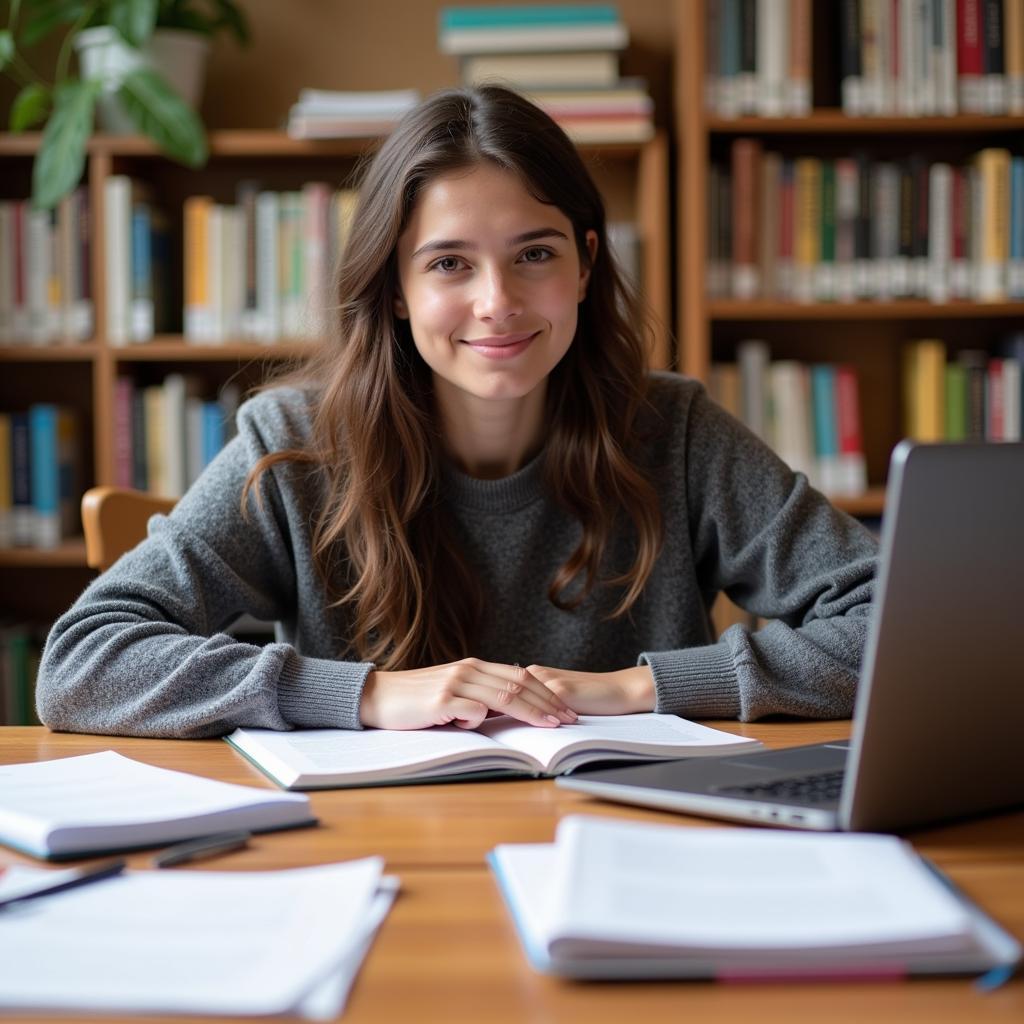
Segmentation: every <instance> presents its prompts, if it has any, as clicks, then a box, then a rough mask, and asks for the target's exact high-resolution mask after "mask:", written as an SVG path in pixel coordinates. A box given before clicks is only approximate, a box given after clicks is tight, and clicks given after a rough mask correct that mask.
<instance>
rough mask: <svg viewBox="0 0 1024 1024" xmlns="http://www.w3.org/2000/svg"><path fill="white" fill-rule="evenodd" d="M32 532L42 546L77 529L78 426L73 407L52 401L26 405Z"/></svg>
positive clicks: (57, 541) (49, 545) (54, 544)
mask: <svg viewBox="0 0 1024 1024" xmlns="http://www.w3.org/2000/svg"><path fill="white" fill-rule="evenodd" d="M28 416H29V442H30V453H31V456H30V457H31V486H32V509H33V522H34V525H33V532H34V540H35V544H36V545H37V546H38V547H41V548H54V547H58V546H59V545H60V544H61V542H62V541H64V540H65V539H67V538H68V537H71V536H73V535H74V534H75V533H78V532H80V531H79V530H78V528H77V524H78V510H77V499H78V428H77V422H76V418H75V414H74V412H73V411H72V410H70V409H66V408H63V407H61V406H57V405H53V404H51V403H37V404H35V405H32V406H30V407H29V412H28Z"/></svg>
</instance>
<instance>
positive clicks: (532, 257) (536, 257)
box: [522, 246, 552, 263]
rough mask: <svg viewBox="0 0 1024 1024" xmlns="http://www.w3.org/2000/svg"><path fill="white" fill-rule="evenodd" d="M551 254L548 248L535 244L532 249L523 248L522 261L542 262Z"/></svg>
mask: <svg viewBox="0 0 1024 1024" xmlns="http://www.w3.org/2000/svg"><path fill="white" fill-rule="evenodd" d="M551 256H552V253H551V250H550V249H544V248H541V247H540V246H535V247H534V248H532V249H524V250H523V255H522V259H523V262H524V263H543V262H544V261H545V260H548V259H550V258H551Z"/></svg>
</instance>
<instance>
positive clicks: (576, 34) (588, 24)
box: [438, 4, 629, 56]
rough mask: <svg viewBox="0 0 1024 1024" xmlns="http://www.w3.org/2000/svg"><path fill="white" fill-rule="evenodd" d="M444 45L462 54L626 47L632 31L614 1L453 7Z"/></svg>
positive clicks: (443, 18) (442, 30)
mask: <svg viewBox="0 0 1024 1024" xmlns="http://www.w3.org/2000/svg"><path fill="white" fill-rule="evenodd" d="M439 21H440V24H439V26H438V48H439V49H440V51H441V53H447V54H452V55H455V56H460V55H463V54H478V53H528V52H540V51H558V50H624V49H625V48H626V44H627V43H628V42H629V32H628V30H627V29H626V26H625V25H624V24H623V23H622V22H621V21H620V20H619V14H618V10H617V9H616V7H615V6H614V5H612V4H582V5H568V4H550V5H549V4H526V5H523V6H512V5H498V6H494V7H447V8H444V9H443V10H442V11H441V14H440V19H439Z"/></svg>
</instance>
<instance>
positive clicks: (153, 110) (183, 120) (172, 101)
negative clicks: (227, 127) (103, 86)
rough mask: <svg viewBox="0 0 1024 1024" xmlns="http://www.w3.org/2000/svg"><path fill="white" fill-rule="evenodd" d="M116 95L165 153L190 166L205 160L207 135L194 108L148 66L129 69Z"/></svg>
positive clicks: (143, 130)
mask: <svg viewBox="0 0 1024 1024" xmlns="http://www.w3.org/2000/svg"><path fill="white" fill-rule="evenodd" d="M117 96H118V98H119V99H120V100H121V103H122V104H123V105H124V109H125V110H126V111H127V112H128V115H129V116H130V117H131V119H132V120H133V121H134V122H135V123H136V125H138V127H139V130H140V131H141V132H143V134H145V135H148V136H149V137H150V138H151V139H152V140H153V141H154V142H155V143H156V144H157V145H158V146H159V147H160V148H161V149H162V150H163V151H164V152H165V153H167V154H168V156H172V157H174V159H175V160H178V161H180V162H181V163H183V164H188V165H189V166H190V167H199V166H201V165H202V164H204V163H206V156H207V149H206V135H205V133H204V132H203V125H202V122H201V121H200V120H199V117H198V115H197V114H196V112H195V111H194V110H193V109H192V108H191V107H190V106H189V105H188V104H187V103H186V102H185V101H184V100H183V99H182V98H181V97H180V96H179V95H178V94H177V93H176V92H175V91H174V90H173V89H172V88H171V87H170V86H169V85H168V84H167V82H166V81H165V80H164V79H163V78H161V77H160V75H158V74H157V73H156V72H155V71H153V70H151V69H149V68H138V69H136V70H135V71H131V72H129V73H128V75H127V76H126V77H125V80H124V81H123V82H122V83H121V88H120V89H118V91H117Z"/></svg>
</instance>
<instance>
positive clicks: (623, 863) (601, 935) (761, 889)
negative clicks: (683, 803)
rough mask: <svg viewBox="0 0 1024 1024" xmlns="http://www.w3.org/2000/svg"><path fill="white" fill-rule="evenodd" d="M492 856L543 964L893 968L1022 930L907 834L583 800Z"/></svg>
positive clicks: (955, 969) (977, 965)
mask: <svg viewBox="0 0 1024 1024" xmlns="http://www.w3.org/2000/svg"><path fill="white" fill-rule="evenodd" d="M490 859H491V865H492V867H493V868H494V870H495V872H496V874H497V876H498V880H499V882H500V884H501V888H502V892H503V895H504V896H505V899H506V901H507V903H508V904H509V906H510V908H511V910H512V913H513V916H514V918H515V923H516V926H517V928H518V930H519V933H520V937H521V939H522V941H523V945H524V946H525V948H526V952H527V955H528V956H529V958H530V960H531V962H532V963H533V964H534V966H535V967H537V968H539V969H540V970H543V971H548V972H551V973H555V974H563V975H567V976H570V977H578V978H615V977H622V978H627V977H633V978H639V977H718V978H730V979H753V978H759V977H787V978H793V977H808V978H815V977H823V976H828V977H834V976H844V977H850V976H858V977H893V976H898V975H903V974H908V973H971V972H978V971H984V970H988V969H991V968H993V967H996V966H1004V965H1009V964H1013V963H1015V962H1016V961H1018V960H1019V959H1020V956H1021V949H1020V945H1019V944H1018V943H1017V942H1016V941H1015V940H1014V939H1013V938H1012V937H1010V936H1009V935H1007V934H1006V933H1005V932H1003V931H1001V930H1000V929H999V928H998V927H996V925H994V924H993V923H992V922H991V921H990V920H989V919H988V918H986V917H985V916H984V915H983V914H982V913H981V911H979V910H978V909H977V908H976V907H974V906H972V905H971V904H969V903H968V902H967V901H966V900H964V899H963V898H962V897H960V896H959V895H958V894H956V893H955V892H954V891H953V890H952V889H951V888H950V887H949V885H948V884H947V883H945V882H944V880H942V879H941V878H940V876H938V875H937V874H936V873H935V871H934V869H931V868H929V867H928V866H926V865H925V863H924V862H923V861H922V860H921V859H920V858H919V857H918V856H917V855H916V854H915V853H914V852H913V850H912V849H911V848H910V847H909V846H908V845H906V844H905V843H904V842H903V841H902V840H900V839H897V838H895V837H893V836H880V835H838V834H836V835H810V834H798V833H786V832H758V831H751V830H747V829H688V828H685V827H678V826H672V825H642V824H632V823H623V822H618V821H612V820H606V819H598V818H586V817H582V816H573V817H568V818H565V819H563V821H562V822H561V824H560V825H559V829H558V834H557V838H556V841H555V843H553V844H544V845H540V844H531V845H509V846H499V847H497V848H496V849H495V850H494V851H493V852H492V854H491V858H490Z"/></svg>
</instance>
